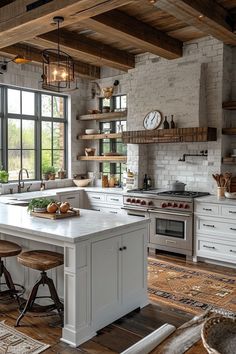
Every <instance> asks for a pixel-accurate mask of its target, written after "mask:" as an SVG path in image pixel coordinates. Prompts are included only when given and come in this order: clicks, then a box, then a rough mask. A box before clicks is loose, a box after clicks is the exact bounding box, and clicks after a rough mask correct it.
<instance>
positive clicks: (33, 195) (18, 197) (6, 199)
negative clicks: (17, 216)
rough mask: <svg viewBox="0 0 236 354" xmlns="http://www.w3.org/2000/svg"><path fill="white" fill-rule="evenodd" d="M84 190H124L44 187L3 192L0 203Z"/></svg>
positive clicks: (113, 189) (118, 189)
mask: <svg viewBox="0 0 236 354" xmlns="http://www.w3.org/2000/svg"><path fill="white" fill-rule="evenodd" d="M83 190H85V191H86V192H97V193H112V194H120V195H123V194H124V193H125V192H126V191H125V190H123V189H122V188H101V187H73V186H72V187H64V188H55V189H54V188H53V189H45V190H43V191H34V192H25V193H14V194H3V195H0V203H5V204H7V203H8V202H9V201H12V202H13V201H14V200H18V201H19V200H22V201H28V200H30V199H33V198H40V197H48V198H55V197H56V196H57V195H58V194H63V193H69V192H76V191H83Z"/></svg>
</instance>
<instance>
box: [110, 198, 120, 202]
mask: <svg viewBox="0 0 236 354" xmlns="http://www.w3.org/2000/svg"><path fill="white" fill-rule="evenodd" d="M110 199H111V200H114V202H119V199H117V198H110Z"/></svg>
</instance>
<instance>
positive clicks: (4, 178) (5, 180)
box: [0, 168, 9, 183]
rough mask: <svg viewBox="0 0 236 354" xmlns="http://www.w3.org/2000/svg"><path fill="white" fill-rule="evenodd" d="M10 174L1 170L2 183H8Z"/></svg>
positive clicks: (0, 181)
mask: <svg viewBox="0 0 236 354" xmlns="http://www.w3.org/2000/svg"><path fill="white" fill-rule="evenodd" d="M8 177H9V173H8V172H7V171H6V170H3V169H2V168H1V170H0V183H7V182H8Z"/></svg>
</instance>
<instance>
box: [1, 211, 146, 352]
mask: <svg viewBox="0 0 236 354" xmlns="http://www.w3.org/2000/svg"><path fill="white" fill-rule="evenodd" d="M148 223H149V220H148V219H144V220H143V219H142V220H140V218H136V217H130V216H123V215H119V216H118V215H117V216H113V217H111V215H109V214H104V215H103V214H101V213H99V212H94V211H90V210H84V209H81V215H80V216H79V217H71V218H66V219H61V220H48V219H41V218H37V217H32V216H30V215H29V214H28V213H27V210H26V208H25V207H19V206H11V205H4V204H0V233H1V238H2V239H7V240H10V241H14V242H17V243H18V244H20V245H22V248H23V251H24V250H29V249H49V250H54V251H58V252H63V253H64V267H63V266H61V267H58V268H55V269H54V270H52V271H50V274H49V276H51V277H52V278H53V279H54V282H55V284H56V287H57V290H58V293H59V296H60V297H63V298H64V327H63V329H62V341H64V342H66V343H68V344H70V345H72V346H74V347H76V346H78V345H80V344H81V343H83V342H85V341H87V340H88V339H89V338H91V337H93V336H94V335H95V334H96V331H98V330H99V329H101V328H102V327H104V326H106V325H108V324H109V323H111V322H113V321H115V320H116V319H118V318H120V317H122V316H124V315H125V314H127V313H128V312H130V311H132V310H134V309H135V308H138V307H143V306H145V305H146V304H147V303H148V300H147V263H146V262H147V261H146V258H147V254H146V247H147V230H148ZM16 263H17V260H16V257H11V258H10V259H9V260H8V261H7V267H8V268H9V270H10V272H11V274H12V277H13V280H14V281H15V282H17V283H19V284H23V285H24V286H25V287H26V290H28V289H29V288H30V287H32V285H33V284H34V281H35V280H36V279H37V277H38V276H39V274H38V272H37V271H34V270H30V271H29V270H28V269H26V268H25V267H23V266H21V265H18V266H16Z"/></svg>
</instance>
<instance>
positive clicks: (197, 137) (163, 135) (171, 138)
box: [122, 127, 217, 144]
mask: <svg viewBox="0 0 236 354" xmlns="http://www.w3.org/2000/svg"><path fill="white" fill-rule="evenodd" d="M122 140H123V143H126V144H153V143H182V142H205V141H216V140H217V129H216V128H209V127H203V128H199V127H196V128H176V129H158V130H139V131H128V132H123V133H122Z"/></svg>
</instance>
